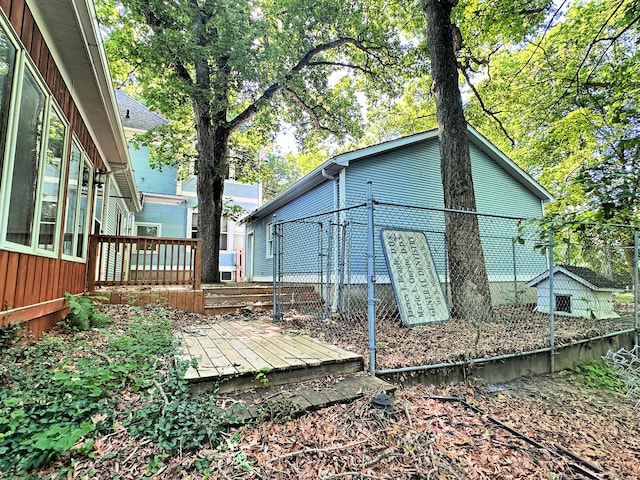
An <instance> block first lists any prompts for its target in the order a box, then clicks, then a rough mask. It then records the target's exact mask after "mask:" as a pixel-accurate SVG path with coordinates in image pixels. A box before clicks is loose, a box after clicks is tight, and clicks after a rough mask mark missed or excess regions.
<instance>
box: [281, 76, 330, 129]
mask: <svg viewBox="0 0 640 480" xmlns="http://www.w3.org/2000/svg"><path fill="white" fill-rule="evenodd" d="M282 91H283V92H284V93H286V94H288V95H289V96H290V97H291V98H293V100H294V101H295V102H296V103H297V104H298V105H300V107H301V108H302V109H303V110H304V111H305V112H307V113H308V114H309V116H310V117H311V119H312V120H313V123H314V125H315V126H316V128H317V129H318V130H320V131H324V132H329V133H332V134H337V133H339V132H337V131H335V130H332V129H331V128H329V127H326V126H324V125H322V124H321V123H320V117H319V116H318V114H317V113H316V110H317V109H320V110H322V111H323V112H324V113H325V114H326V115H328V114H329V113H328V112H327V110H326V109H325V108H324V107H323V106H322V105H316V106H315V107H312V106H310V105H308V104H307V103H306V102H305V101H304V100H303V99H302V97H300V95H298V94H297V93H296V92H294V91H293V90H291V89H290V88H288V87H283V88H282Z"/></svg>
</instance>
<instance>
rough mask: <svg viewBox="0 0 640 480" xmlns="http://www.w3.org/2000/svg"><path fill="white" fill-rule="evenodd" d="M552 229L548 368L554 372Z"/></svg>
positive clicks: (554, 304) (554, 307)
mask: <svg viewBox="0 0 640 480" xmlns="http://www.w3.org/2000/svg"><path fill="white" fill-rule="evenodd" d="M553 249H554V246H553V230H549V354H550V362H551V364H550V370H551V373H554V372H555V369H556V364H555V363H556V361H555V354H556V352H555V343H556V340H555V333H556V332H555V311H556V301H555V295H554V292H553Z"/></svg>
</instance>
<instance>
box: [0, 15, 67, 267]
mask: <svg viewBox="0 0 640 480" xmlns="http://www.w3.org/2000/svg"><path fill="white" fill-rule="evenodd" d="M68 131H69V128H68V124H67V123H66V120H65V119H64V117H63V116H62V114H61V113H60V110H59V109H58V108H57V106H56V104H55V102H54V100H53V97H52V96H51V94H50V93H49V92H48V91H47V89H46V88H45V86H44V83H43V82H42V81H41V78H40V76H39V75H38V73H37V71H36V69H35V67H33V65H32V64H31V63H30V62H29V61H28V60H27V56H26V55H25V54H24V53H22V52H20V51H19V49H18V47H17V43H16V42H14V41H13V38H12V37H11V36H10V34H8V33H7V31H6V30H4V29H3V28H2V25H0V160H1V161H0V181H1V182H0V184H1V185H2V186H3V191H1V192H0V205H2V206H3V208H4V213H3V215H0V219H1V221H2V224H0V231H2V235H1V236H0V243H2V244H3V247H5V248H7V249H14V250H17V251H24V252H28V253H31V252H34V253H41V254H44V255H47V256H55V255H56V254H57V251H58V243H59V237H60V223H61V222H60V218H61V213H62V212H61V204H62V202H61V200H62V198H61V197H62V191H63V189H62V188H61V185H62V184H63V182H64V172H65V167H66V165H65V158H66V153H67V152H66V149H65V146H66V145H67V138H68V137H67V135H68Z"/></svg>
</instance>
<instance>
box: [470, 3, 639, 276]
mask: <svg viewBox="0 0 640 480" xmlns="http://www.w3.org/2000/svg"><path fill="white" fill-rule="evenodd" d="M639 45H640V2H638V1H637V0H590V1H585V2H571V3H570V4H569V2H557V3H556V6H555V8H554V9H553V10H552V11H551V14H550V15H549V16H548V17H547V19H546V21H545V22H544V24H543V27H541V28H540V29H539V30H537V31H536V32H535V34H534V35H532V36H530V37H529V38H528V41H527V42H524V43H521V44H518V45H514V46H513V47H512V48H511V49H509V51H505V52H498V53H496V54H495V55H494V56H493V58H492V63H491V75H487V76H486V77H484V78H482V79H481V80H479V81H478V84H477V85H476V87H477V90H478V92H479V94H480V97H481V98H482V99H483V102H484V104H483V105H482V106H481V105H479V103H478V102H471V104H470V105H469V108H468V110H467V112H468V114H469V115H470V116H471V118H473V120H474V123H476V124H479V126H480V128H481V129H482V130H483V132H484V133H485V134H487V135H488V136H490V138H492V139H493V140H494V142H496V143H498V144H499V145H500V146H501V147H502V148H503V149H504V150H505V152H506V153H507V154H509V155H510V156H511V157H512V158H513V159H514V160H516V161H517V162H518V163H519V164H520V165H521V166H523V167H524V168H526V169H527V170H528V171H529V172H530V173H531V174H532V175H534V176H535V177H536V178H537V179H538V180H539V181H540V182H541V183H542V184H543V185H544V186H545V187H547V188H548V189H549V190H550V191H551V192H552V193H553V194H554V195H555V197H556V199H557V200H556V202H554V203H553V204H552V205H550V206H549V208H548V212H549V213H550V214H552V215H554V216H556V215H564V216H566V217H567V220H568V221H567V222H566V225H567V226H568V227H572V226H573V225H578V224H579V223H581V225H579V229H578V230H575V229H572V228H568V231H566V232H565V233H564V235H565V236H566V239H565V240H566V242H567V244H571V245H572V248H571V249H567V255H566V257H565V258H564V259H563V261H566V260H567V259H570V260H572V261H583V262H585V263H588V264H590V266H592V267H593V268H598V267H599V264H600V265H602V266H603V271H607V270H608V269H609V268H608V267H607V265H608V264H609V260H610V257H611V252H607V254H602V253H603V252H604V249H603V248H602V246H603V245H607V246H613V247H615V249H617V251H618V253H619V252H620V247H626V248H625V250H624V251H625V254H626V257H627V263H628V266H632V261H631V255H630V254H631V253H632V248H628V247H630V246H631V245H632V244H633V235H632V232H631V231H630V230H624V229H620V228H618V229H615V231H610V232H606V233H605V231H604V230H603V228H602V227H598V228H595V229H594V228H592V227H589V226H588V225H587V224H589V223H592V222H600V223H602V222H611V223H625V224H631V223H637V222H638V220H640V217H639V213H640V202H639V201H638V196H637V194H638V187H639V185H640V184H639V180H638V175H639V173H638V172H639V169H640V167H639V165H640V148H639V145H640V103H639V99H640V70H639V69H638V67H637V65H638V63H639V62H640V48H638V46H639ZM484 110H489V111H492V112H495V118H492V119H487V117H486V116H485V114H484ZM496 120H498V121H499V125H500V126H498V123H497V122H496ZM579 220H582V221H583V222H579ZM578 246H581V248H580V249H578V248H577V247H578ZM594 246H595V247H598V248H599V249H600V253H601V255H600V256H599V258H596V256H595V255H594V253H595V252H593V250H594ZM569 252H570V254H569ZM579 252H580V253H581V254H582V256H579Z"/></svg>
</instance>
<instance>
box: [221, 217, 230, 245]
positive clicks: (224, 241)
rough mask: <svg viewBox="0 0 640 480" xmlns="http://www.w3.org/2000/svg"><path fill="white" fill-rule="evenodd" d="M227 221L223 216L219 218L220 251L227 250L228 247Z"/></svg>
mask: <svg viewBox="0 0 640 480" xmlns="http://www.w3.org/2000/svg"><path fill="white" fill-rule="evenodd" d="M228 230H229V219H228V218H227V217H225V216H222V217H221V218H220V250H227V249H228V247H229V242H228V239H229V235H228V233H229V232H228Z"/></svg>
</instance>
